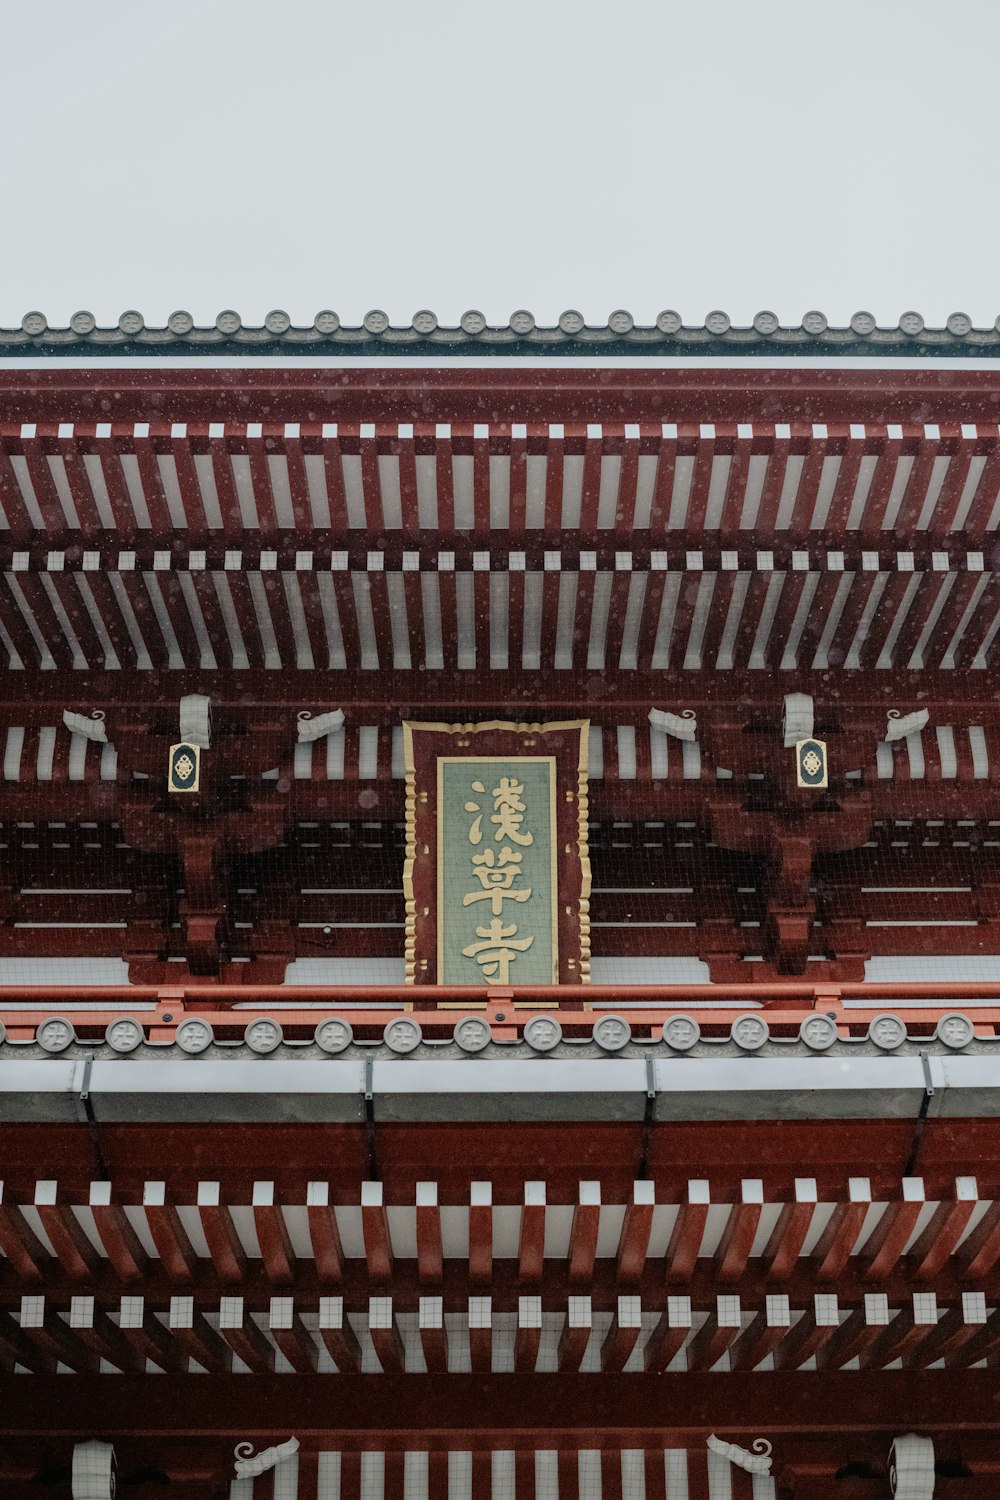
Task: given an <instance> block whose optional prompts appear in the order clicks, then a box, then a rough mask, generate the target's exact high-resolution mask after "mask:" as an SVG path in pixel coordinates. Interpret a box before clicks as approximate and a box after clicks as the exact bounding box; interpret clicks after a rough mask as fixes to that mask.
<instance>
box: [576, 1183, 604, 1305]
mask: <svg viewBox="0 0 1000 1500" xmlns="http://www.w3.org/2000/svg"><path fill="white" fill-rule="evenodd" d="M600 1227H601V1184H600V1183H599V1182H581V1183H580V1187H579V1198H578V1201H577V1204H576V1207H575V1208H574V1209H573V1222H572V1225H571V1227H570V1234H569V1282H570V1285H571V1286H585V1285H586V1284H587V1283H588V1282H589V1281H591V1280H592V1278H593V1274H594V1258H595V1256H596V1254H597V1236H598V1233H599V1231H600Z"/></svg>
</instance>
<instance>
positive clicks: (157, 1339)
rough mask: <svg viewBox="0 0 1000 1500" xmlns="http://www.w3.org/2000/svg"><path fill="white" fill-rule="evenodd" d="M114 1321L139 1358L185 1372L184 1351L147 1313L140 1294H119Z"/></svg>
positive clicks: (185, 1357)
mask: <svg viewBox="0 0 1000 1500" xmlns="http://www.w3.org/2000/svg"><path fill="white" fill-rule="evenodd" d="M118 1321H119V1328H120V1329H121V1332H122V1334H123V1336H124V1337H125V1338H127V1339H128V1341H129V1343H130V1344H131V1345H132V1346H133V1347H134V1348H135V1350H136V1352H137V1353H138V1354H139V1355H140V1356H141V1358H143V1359H149V1360H152V1362H153V1363H154V1364H155V1365H159V1367H160V1369H161V1370H166V1371H171V1370H172V1371H175V1372H176V1373H178V1374H184V1373H185V1372H186V1370H187V1366H188V1357H187V1351H186V1350H185V1348H184V1347H183V1346H182V1345H181V1344H180V1343H179V1342H178V1341H177V1339H175V1338H174V1337H173V1335H172V1334H171V1333H169V1332H168V1331H167V1329H166V1328H165V1327H164V1325H163V1323H162V1322H161V1321H160V1319H159V1318H158V1317H157V1316H156V1314H155V1313H153V1312H150V1310H149V1308H148V1307H147V1306H146V1299H145V1298H144V1297H141V1296H138V1295H135V1294H132V1293H129V1294H127V1295H125V1296H124V1297H122V1300H121V1307H120V1310H119V1318H118Z"/></svg>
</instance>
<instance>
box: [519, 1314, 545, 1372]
mask: <svg viewBox="0 0 1000 1500" xmlns="http://www.w3.org/2000/svg"><path fill="white" fill-rule="evenodd" d="M541 1341H542V1299H541V1297H519V1298H518V1299H517V1333H516V1335H515V1338H514V1369H515V1370H516V1371H517V1372H518V1374H521V1375H528V1374H530V1375H533V1374H534V1373H535V1366H536V1365H537V1363H538V1347H539V1345H540V1343H541Z"/></svg>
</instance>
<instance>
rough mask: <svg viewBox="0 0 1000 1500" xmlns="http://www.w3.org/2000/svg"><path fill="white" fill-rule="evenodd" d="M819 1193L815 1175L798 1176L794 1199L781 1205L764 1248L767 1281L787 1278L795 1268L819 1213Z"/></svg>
mask: <svg viewBox="0 0 1000 1500" xmlns="http://www.w3.org/2000/svg"><path fill="white" fill-rule="evenodd" d="M817 1196H818V1195H817V1191H816V1180H815V1178H813V1177H796V1179H795V1201H794V1202H793V1203H786V1204H785V1205H784V1207H783V1208H782V1210H781V1212H780V1214H779V1215H778V1222H777V1223H776V1224H775V1226H774V1229H773V1230H772V1231H771V1237H770V1239H769V1240H768V1242H767V1245H766V1246H765V1248H764V1261H765V1264H766V1265H767V1273H766V1274H767V1279H768V1281H777V1282H781V1281H785V1280H786V1279H787V1278H788V1276H789V1275H790V1274H791V1272H792V1271H793V1270H794V1268H795V1263H796V1261H797V1260H798V1258H799V1256H800V1254H801V1253H802V1246H803V1245H804V1244H805V1240H806V1236H807V1234H808V1233H809V1229H810V1226H811V1224H812V1221H813V1215H814V1214H815V1212H816V1201H817Z"/></svg>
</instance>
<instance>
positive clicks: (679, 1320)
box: [643, 1296, 693, 1375]
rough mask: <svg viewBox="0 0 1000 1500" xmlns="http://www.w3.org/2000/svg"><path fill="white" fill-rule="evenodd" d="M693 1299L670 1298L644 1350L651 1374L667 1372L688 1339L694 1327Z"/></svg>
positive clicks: (645, 1360)
mask: <svg viewBox="0 0 1000 1500" xmlns="http://www.w3.org/2000/svg"><path fill="white" fill-rule="evenodd" d="M692 1322H693V1319H692V1313H691V1298H690V1297H673V1296H671V1297H668V1298H667V1305H666V1307H665V1308H664V1310H663V1314H662V1316H661V1317H660V1321H659V1322H658V1323H657V1325H656V1327H655V1328H654V1329H653V1331H652V1333H651V1334H650V1335H649V1338H648V1339H647V1340H646V1346H645V1348H644V1349H643V1362H644V1365H645V1368H646V1370H647V1372H648V1373H649V1374H653V1375H658V1374H661V1373H662V1372H663V1371H664V1370H666V1368H667V1366H668V1365H669V1364H670V1363H671V1361H672V1360H673V1359H674V1357H675V1355H676V1354H677V1352H678V1350H679V1349H680V1348H681V1346H682V1345H683V1344H684V1342H685V1340H686V1339H687V1338H688V1336H689V1334H690V1332H691V1327H692Z"/></svg>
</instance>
